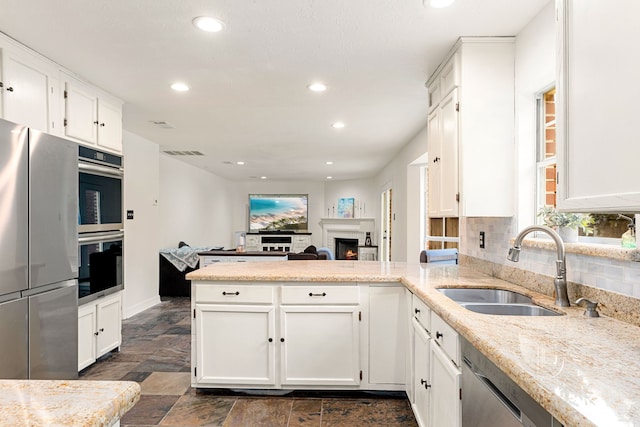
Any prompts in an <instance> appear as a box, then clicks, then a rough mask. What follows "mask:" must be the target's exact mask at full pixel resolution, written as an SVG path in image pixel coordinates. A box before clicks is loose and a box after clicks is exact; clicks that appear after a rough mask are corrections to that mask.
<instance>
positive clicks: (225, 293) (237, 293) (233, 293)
mask: <svg viewBox="0 0 640 427" xmlns="http://www.w3.org/2000/svg"><path fill="white" fill-rule="evenodd" d="M222 295H224V296H227V295H236V296H237V295H240V292H238V291H235V292H225V291H222Z"/></svg>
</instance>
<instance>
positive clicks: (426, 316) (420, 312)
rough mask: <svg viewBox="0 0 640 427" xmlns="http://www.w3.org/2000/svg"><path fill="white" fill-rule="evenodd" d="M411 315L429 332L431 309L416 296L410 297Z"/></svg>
mask: <svg viewBox="0 0 640 427" xmlns="http://www.w3.org/2000/svg"><path fill="white" fill-rule="evenodd" d="M411 315H412V316H413V317H415V318H416V320H417V321H418V322H419V323H420V325H422V327H423V328H425V329H426V330H428V331H431V309H430V308H429V307H428V306H427V304H425V303H424V302H423V301H422V300H421V299H420V298H419V297H418V296H416V295H412V298H411Z"/></svg>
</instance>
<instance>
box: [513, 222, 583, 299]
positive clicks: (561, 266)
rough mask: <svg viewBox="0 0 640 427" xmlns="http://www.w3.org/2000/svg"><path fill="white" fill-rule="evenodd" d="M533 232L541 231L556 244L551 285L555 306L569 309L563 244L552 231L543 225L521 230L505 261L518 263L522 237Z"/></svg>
mask: <svg viewBox="0 0 640 427" xmlns="http://www.w3.org/2000/svg"><path fill="white" fill-rule="evenodd" d="M534 231H542V232H544V233H546V234H548V235H549V236H550V237H551V238H552V239H553V241H554V242H555V244H556V248H557V251H558V256H557V259H556V270H557V271H556V278H555V279H554V281H553V285H554V286H555V289H556V305H557V306H559V307H569V306H570V305H571V304H570V303H569V297H568V296H567V267H566V264H567V262H566V259H565V255H564V243H563V242H562V239H561V238H560V236H559V235H558V233H556V232H555V231H554V230H553V229H551V228H549V227H546V226H544V225H531V226H529V227H526V228H525V229H523V230H522V231H521V232H520V233H519V234H518V235H517V236H516V239H515V241H514V242H513V246H512V247H511V248H509V254H508V255H507V259H508V260H509V261H513V262H518V260H519V259H520V249H521V246H522V240H524V237H525V236H526V235H527V234H529V233H532V232H534Z"/></svg>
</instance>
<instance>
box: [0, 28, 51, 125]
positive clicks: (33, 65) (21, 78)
mask: <svg viewBox="0 0 640 427" xmlns="http://www.w3.org/2000/svg"><path fill="white" fill-rule="evenodd" d="M0 51H1V55H0V59H1V63H2V68H1V70H0V72H1V74H0V75H1V77H2V78H1V79H0V82H2V83H1V85H0V94H1V101H2V102H1V106H0V117H2V118H4V119H5V120H9V121H12V122H14V123H19V124H22V125H25V126H29V127H31V128H34V129H38V130H41V131H44V132H49V133H56V130H57V129H56V118H57V117H56V114H55V113H56V111H57V109H55V108H54V106H55V104H56V101H57V94H58V81H59V80H58V76H59V74H60V73H59V71H58V69H57V68H55V67H54V66H53V65H52V64H51V63H50V62H48V61H47V60H45V59H43V58H41V57H39V56H38V55H37V54H35V53H32V52H29V51H27V50H26V49H24V48H21V47H20V46H19V45H18V44H17V43H15V42H14V41H12V40H10V39H8V38H6V37H3V36H2V37H0Z"/></svg>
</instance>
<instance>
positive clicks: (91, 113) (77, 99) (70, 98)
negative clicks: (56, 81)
mask: <svg viewBox="0 0 640 427" xmlns="http://www.w3.org/2000/svg"><path fill="white" fill-rule="evenodd" d="M64 134H65V135H66V136H68V137H70V138H75V139H78V140H80V141H83V142H87V143H90V144H96V142H97V140H98V97H97V96H96V94H95V92H93V91H92V90H91V88H89V87H88V86H86V85H84V84H82V83H80V82H76V81H67V82H65V128H64Z"/></svg>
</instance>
